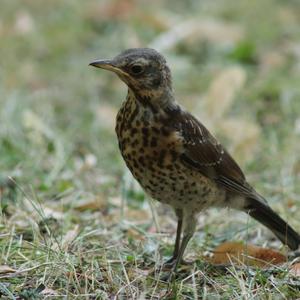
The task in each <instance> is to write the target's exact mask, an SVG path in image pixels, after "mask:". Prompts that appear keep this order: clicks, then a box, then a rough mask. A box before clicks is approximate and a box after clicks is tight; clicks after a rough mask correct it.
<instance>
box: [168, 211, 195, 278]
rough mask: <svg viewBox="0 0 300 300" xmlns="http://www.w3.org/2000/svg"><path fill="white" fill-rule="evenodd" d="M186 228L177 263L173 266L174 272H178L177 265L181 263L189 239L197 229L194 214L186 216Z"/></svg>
mask: <svg viewBox="0 0 300 300" xmlns="http://www.w3.org/2000/svg"><path fill="white" fill-rule="evenodd" d="M184 221H185V228H184V233H183V238H182V241H181V245H180V248H179V252H178V255H177V258H176V262H175V265H174V267H173V273H176V271H177V267H178V265H179V264H180V262H181V260H182V257H183V254H184V251H185V249H186V246H187V245H188V242H189V240H190V239H191V237H192V236H193V234H194V232H195V229H196V223H197V222H196V218H195V216H194V215H192V216H189V215H188V216H185V220H184Z"/></svg>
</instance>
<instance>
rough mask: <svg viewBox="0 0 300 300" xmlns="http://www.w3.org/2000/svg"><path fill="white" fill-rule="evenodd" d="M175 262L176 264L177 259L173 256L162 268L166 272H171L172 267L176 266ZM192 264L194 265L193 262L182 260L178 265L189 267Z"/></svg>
mask: <svg viewBox="0 0 300 300" xmlns="http://www.w3.org/2000/svg"><path fill="white" fill-rule="evenodd" d="M176 262H177V257H174V256H173V257H171V258H170V259H168V260H167V261H166V262H165V263H164V264H163V266H162V268H163V269H166V270H173V268H174V266H175V265H176ZM193 263H194V262H193V261H186V260H184V259H182V260H181V261H180V264H181V265H184V266H189V265H192V264H193Z"/></svg>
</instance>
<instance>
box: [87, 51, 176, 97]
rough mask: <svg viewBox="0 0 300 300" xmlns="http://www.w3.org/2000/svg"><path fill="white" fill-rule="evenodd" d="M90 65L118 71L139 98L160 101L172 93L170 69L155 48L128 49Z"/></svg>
mask: <svg viewBox="0 0 300 300" xmlns="http://www.w3.org/2000/svg"><path fill="white" fill-rule="evenodd" d="M90 65H91V66H94V67H97V68H102V69H105V70H109V71H112V72H114V73H116V74H117V75H118V76H119V78H120V79H121V80H122V81H124V82H125V83H126V84H127V86H128V87H129V89H130V90H132V91H133V92H134V94H135V95H136V96H137V98H138V97H144V98H145V97H146V98H151V99H152V101H155V99H156V100H157V101H158V100H159V99H160V98H163V97H164V95H166V93H169V94H171V93H172V84H171V73H170V69H169V67H168V66H167V63H166V60H165V58H164V57H163V56H162V55H161V54H159V53H158V52H157V51H156V50H154V49H150V48H133V49H128V50H125V51H124V52H122V53H121V54H119V55H117V56H116V57H114V58H113V59H104V60H96V61H94V62H92V63H90ZM160 100H162V99H160Z"/></svg>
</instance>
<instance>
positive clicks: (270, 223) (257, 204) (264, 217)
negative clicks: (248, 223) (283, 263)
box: [245, 197, 300, 250]
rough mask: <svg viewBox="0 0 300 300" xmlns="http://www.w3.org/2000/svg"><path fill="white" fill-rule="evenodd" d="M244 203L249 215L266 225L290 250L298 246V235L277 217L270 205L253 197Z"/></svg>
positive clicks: (299, 238) (299, 236)
mask: <svg viewBox="0 0 300 300" xmlns="http://www.w3.org/2000/svg"><path fill="white" fill-rule="evenodd" d="M262 200H264V199H262ZM264 201H265V200H264ZM246 204H247V205H246V207H245V211H246V212H247V213H248V214H249V215H250V216H251V217H253V218H254V219H256V220H257V221H258V222H260V223H262V224H263V225H265V226H266V227H268V228H269V229H270V230H271V231H272V232H273V233H274V234H275V235H276V236H277V237H278V239H279V240H280V241H281V242H282V243H283V244H285V245H287V246H288V247H289V248H290V249H291V250H297V249H298V247H299V246H300V235H299V234H298V233H297V232H296V231H295V230H294V229H293V228H292V227H291V226H290V225H289V224H287V222H285V221H284V220H283V219H282V218H281V217H279V216H278V214H277V213H276V212H274V211H273V210H272V209H271V207H269V206H268V205H267V204H265V203H263V202H262V201H261V200H260V199H256V198H254V197H253V198H248V199H247V202H246Z"/></svg>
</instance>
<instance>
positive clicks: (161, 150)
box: [116, 100, 219, 210]
mask: <svg viewBox="0 0 300 300" xmlns="http://www.w3.org/2000/svg"><path fill="white" fill-rule="evenodd" d="M116 124H117V125H116V133H117V136H118V141H119V148H120V151H121V153H122V156H123V158H124V160H125V162H126V165H127V167H128V168H129V169H130V171H131V173H132V175H133V176H134V178H135V179H136V180H137V181H138V182H139V183H140V185H141V186H142V188H143V189H144V190H145V191H146V192H147V193H148V194H149V195H150V196H151V197H153V198H154V199H156V200H158V201H161V202H164V203H167V204H170V205H171V206H173V207H175V208H182V207H183V206H186V205H187V204H189V207H190V208H191V209H196V210H201V209H202V208H203V207H204V206H206V205H207V206H209V205H211V202H213V201H216V200H217V199H218V198H219V197H218V195H217V194H218V193H219V190H218V189H217V188H214V187H210V186H211V184H208V182H207V181H209V179H208V178H206V177H204V176H201V174H199V173H198V172H196V171H194V170H191V169H189V168H186V167H185V166H184V165H183V164H182V163H181V161H180V154H181V153H180V148H179V147H178V143H177V140H178V134H177V133H176V132H174V131H171V130H168V129H167V128H166V127H164V126H163V125H162V122H159V121H158V120H157V118H156V117H153V116H151V117H149V116H145V113H144V112H141V111H138V108H137V107H136V106H135V104H134V103H131V101H128V100H127V101H126V102H125V103H124V104H123V106H122V108H121V109H120V111H119V113H118V115H117V123H116Z"/></svg>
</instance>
